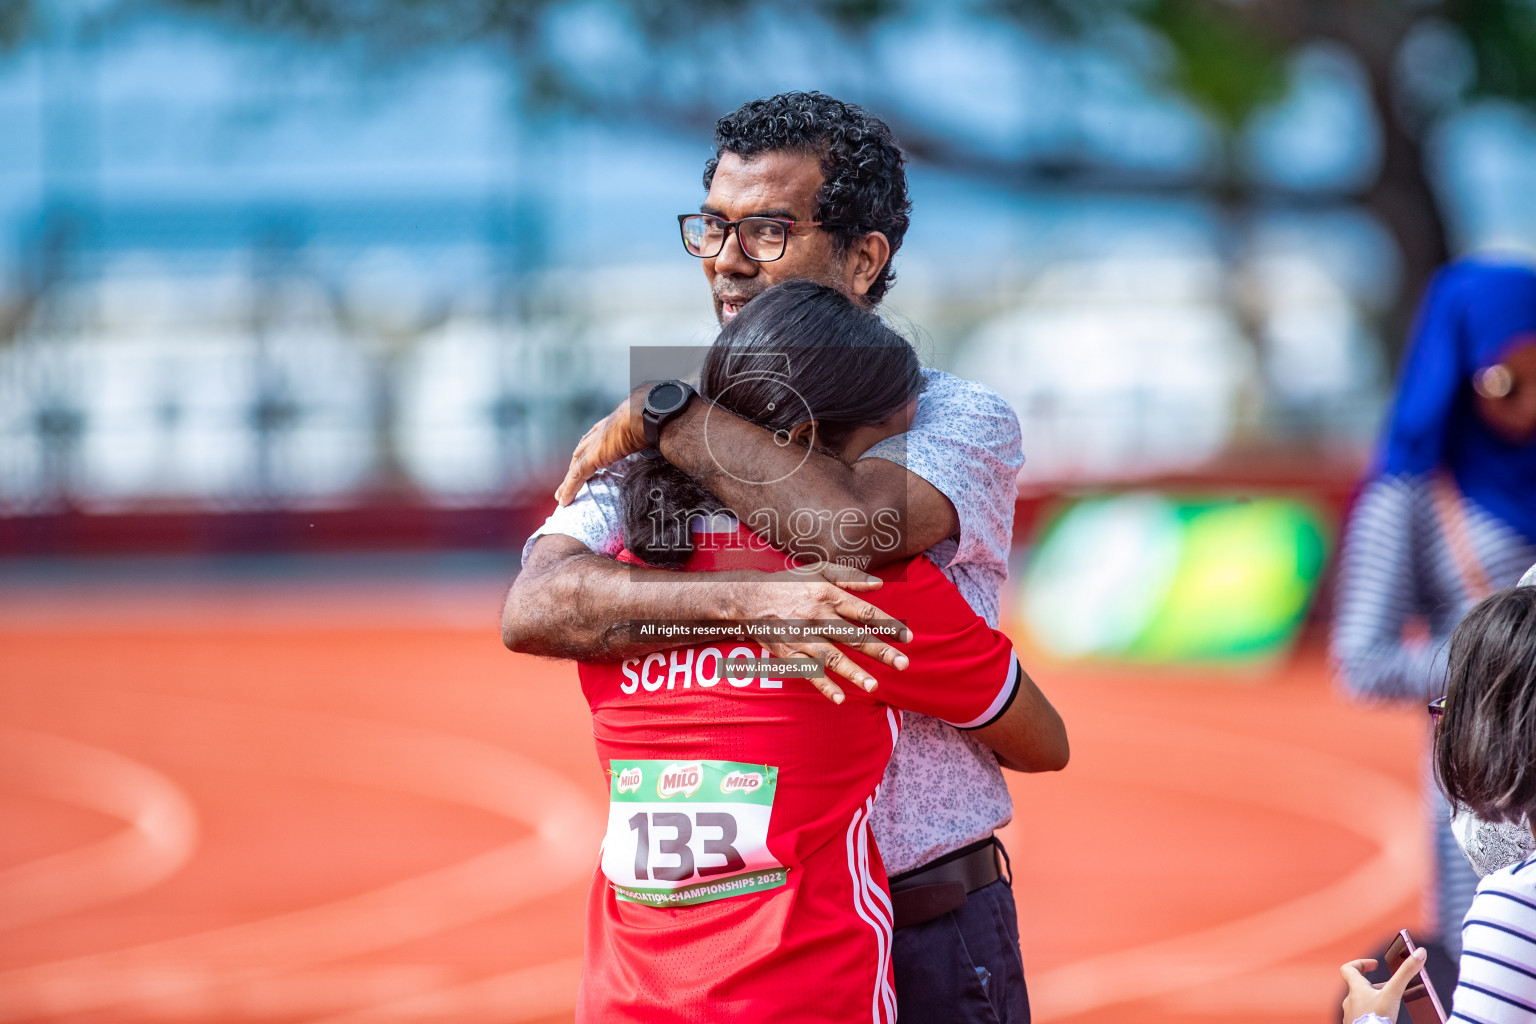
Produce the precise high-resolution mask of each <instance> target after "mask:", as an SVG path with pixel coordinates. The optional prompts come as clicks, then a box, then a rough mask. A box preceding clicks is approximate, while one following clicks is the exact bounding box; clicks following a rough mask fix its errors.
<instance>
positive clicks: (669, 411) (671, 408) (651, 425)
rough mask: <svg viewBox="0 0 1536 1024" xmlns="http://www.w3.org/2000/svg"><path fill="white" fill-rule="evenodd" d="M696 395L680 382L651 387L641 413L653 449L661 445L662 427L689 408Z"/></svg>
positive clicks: (668, 382)
mask: <svg viewBox="0 0 1536 1024" xmlns="http://www.w3.org/2000/svg"><path fill="white" fill-rule="evenodd" d="M694 394H695V392H694V390H693V388H691V387H689V386H688V385H687V384H684V383H683V382H682V381H680V380H664V381H661V382H660V383H659V384H652V385H651V390H650V391H649V392H647V393H646V396H645V408H644V409H642V410H641V412H640V422H641V424H642V425H643V427H644V429H645V443H646V444H648V445H650V446H651V447H652V448H655V447H657V446H658V445H660V444H661V428H662V425H663V424H665V423H666V422H667V421H668V420H670V419H673V418H675V417H676V416H678V415H679V414H681V413H682V411H683V410H684V409H686V408H688V403H689V402H691V401H693V396H694Z"/></svg>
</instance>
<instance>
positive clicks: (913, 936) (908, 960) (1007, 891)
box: [893, 879, 1029, 1024]
mask: <svg viewBox="0 0 1536 1024" xmlns="http://www.w3.org/2000/svg"><path fill="white" fill-rule="evenodd" d="M893 964H894V967H895V971H896V1013H897V1019H898V1020H899V1021H900V1022H901V1024H930V1022H932V1024H1029V993H1028V992H1027V991H1026V990H1025V988H1024V961H1023V959H1022V958H1021V957H1020V956H1019V917H1018V912H1017V911H1016V910H1015V908H1014V905H1013V890H1012V889H1011V888H1009V885H1008V883H1007V881H1005V880H1003V879H998V880H997V881H996V882H993V883H992V884H991V885H988V886H984V887H982V888H980V889H977V890H976V891H975V892H973V893H971V895H970V898H968V899H967V900H966V901H965V906H963V907H961V908H960V909H959V910H952V911H950V912H949V913H947V914H945V915H944V916H943V917H936V918H934V919H933V920H932V921H924V922H923V923H922V924H914V925H908V926H907V927H905V928H900V929H897V931H896V944H895V949H894V958H893Z"/></svg>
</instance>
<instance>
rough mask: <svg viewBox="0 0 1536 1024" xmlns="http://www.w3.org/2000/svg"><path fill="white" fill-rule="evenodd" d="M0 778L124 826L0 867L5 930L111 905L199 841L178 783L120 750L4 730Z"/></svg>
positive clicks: (182, 858) (164, 874) (171, 868)
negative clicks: (86, 843)
mask: <svg viewBox="0 0 1536 1024" xmlns="http://www.w3.org/2000/svg"><path fill="white" fill-rule="evenodd" d="M0 780H4V785H5V787H6V788H7V789H12V790H19V791H22V792H27V793H30V794H33V795H35V796H41V797H44V798H47V799H50V800H57V801H60V802H62V803H68V804H74V805H76V806H78V807H84V808H86V809H88V810H92V811H97V812H99V813H102V814H106V815H110V816H111V817H114V818H119V819H121V820H123V821H125V822H127V825H128V827H127V828H125V829H122V830H121V831H119V832H116V833H114V834H113V835H111V836H110V837H108V838H107V839H104V840H102V841H100V842H96V843H92V844H90V845H89V846H84V847H80V848H78V849H74V850H67V851H65V852H63V853H57V854H53V855H52V856H48V857H42V858H39V859H37V860H34V861H29V862H28V863H25V864H19V865H17V866H16V867H13V868H8V869H6V870H5V871H0V929H10V928H17V927H20V926H22V925H29V924H36V923H37V922H39V921H43V920H46V919H48V918H51V917H60V916H62V915H64V914H69V913H73V912H75V911H78V910H84V909H86V908H87V907H93V906H97V905H100V904H103V903H110V902H112V901H114V900H119V899H122V898H123V897H125V896H131V895H133V894H134V893H137V892H142V891H143V890H145V889H148V888H150V887H151V886H154V885H156V884H157V883H159V882H160V881H162V880H164V879H165V878H168V877H169V876H171V875H173V874H175V873H176V872H177V871H178V870H179V869H180V868H181V866H182V865H183V864H185V863H186V862H187V859H188V858H190V857H191V856H192V851H193V850H194V849H195V848H196V846H197V813H196V811H194V810H193V807H192V802H191V801H190V800H188V799H187V797H186V795H185V794H184V793H183V792H182V791H181V789H180V788H179V787H177V786H176V784H175V783H173V782H171V780H170V779H167V778H166V777H165V776H164V775H161V774H160V773H159V772H157V771H155V770H154V769H152V768H150V767H148V766H147V765H144V764H140V763H139V762H137V761H133V760H130V759H129V758H126V757H124V756H122V755H121V754H117V753H114V752H112V751H110V750H104V749H102V748H100V747H93V746H87V745H86V744H84V743H77V742H75V741H74V740H68V739H64V738H62V737H58V736H51V735H48V734H46V733H39V732H30V731H24V730H21V729H9V728H0Z"/></svg>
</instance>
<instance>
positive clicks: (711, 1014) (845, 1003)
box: [577, 282, 1065, 1024]
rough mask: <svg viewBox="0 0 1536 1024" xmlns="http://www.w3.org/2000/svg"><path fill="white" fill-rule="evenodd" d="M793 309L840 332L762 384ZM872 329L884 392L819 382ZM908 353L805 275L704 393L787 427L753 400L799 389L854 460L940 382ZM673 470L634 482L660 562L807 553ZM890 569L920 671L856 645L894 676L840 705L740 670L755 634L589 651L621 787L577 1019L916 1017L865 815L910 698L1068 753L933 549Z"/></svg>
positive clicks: (634, 512)
mask: <svg viewBox="0 0 1536 1024" xmlns="http://www.w3.org/2000/svg"><path fill="white" fill-rule="evenodd" d="M775 293H780V294H775ZM806 307H810V308H809V310H808V309H807V308H806ZM785 320H788V321H789V322H790V323H792V324H793V326H794V327H795V328H796V337H797V339H799V340H801V342H802V344H803V343H804V340H805V338H806V337H807V335H811V336H814V335H816V333H817V330H816V329H817V327H818V325H819V326H820V327H821V328H822V329H823V330H822V333H823V334H824V335H825V336H826V338H828V339H833V340H823V341H822V342H821V343H820V344H821V345H823V346H826V347H825V348H822V347H817V348H815V349H813V350H812V351H811V352H809V353H807V352H798V353H797V354H796V357H795V358H793V359H789V360H788V361H787V365H791V366H792V367H793V369H792V370H791V371H790V372H788V373H783V374H781V376H782V377H783V379H782V380H778V381H774V380H769V381H767V382H766V383H762V382H759V386H758V391H757V392H754V391H753V390H752V388H750V387H748V386H745V385H743V383H742V380H743V378H742V376H741V373H742V369H741V368H742V366H743V365H744V362H743V359H744V357H747V356H753V355H760V354H761V353H762V350H763V346H764V345H770V346H771V344H772V342H773V332H772V331H769V330H767V328H768V327H771V326H772V325H774V324H776V323H782V322H784V321H785ZM860 331H863V332H864V336H863V337H864V340H863V341H862V342H861V345H862V346H864V347H863V348H861V349H860V350H859V351H856V352H853V353H852V355H853V356H854V357H855V358H857V359H859V360H860V361H861V363H862V364H863V365H865V366H866V368H867V367H868V365H869V363H870V361H871V360H872V359H873V361H874V362H877V363H878V362H882V361H883V362H884V363H885V364H893V365H894V366H895V372H894V373H880V372H879V371H878V370H872V371H869V374H868V375H869V376H872V377H873V378H875V382H874V383H873V384H871V385H870V386H869V387H867V388H866V389H865V390H864V391H863V392H858V393H855V392H853V391H852V389H849V388H847V387H835V386H834V387H828V388H823V389H821V390H818V389H817V388H816V387H815V384H816V383H817V381H818V380H823V381H824V380H825V371H826V368H827V366H828V365H834V366H835V365H837V363H838V358H839V357H838V356H836V355H828V354H827V353H828V352H831V351H832V350H833V348H835V347H836V346H837V345H838V344H843V345H844V351H843V352H842V353H841V356H842V357H847V356H848V355H849V354H850V353H849V352H848V351H847V350H846V349H847V346H846V344H845V342H846V339H847V338H848V337H849V336H850V335H854V336H859V332H860ZM870 334H874V335H876V336H877V337H876V339H875V341H874V342H873V343H872V342H871V341H870V340H869V338H868V335H870ZM839 338H840V339H845V342H838V341H836V340H835V339H839ZM866 348H872V349H873V350H874V354H873V355H872V354H871V352H870V351H866V350H865V349H866ZM774 355H775V356H776V357H781V356H782V353H781V352H778V351H775V352H774ZM893 360H894V363H893ZM903 367H908V368H915V367H916V359H915V356H913V355H912V353H911V349H910V347H909V346H907V345H906V343H905V341H903V340H902V339H900V338H899V336H895V335H894V334H892V333H891V332H889V329H888V328H886V327H885V326H884V325H883V324H880V323H879V321H878V320H876V319H875V318H874V317H872V316H870V315H869V314H867V313H864V312H863V311H860V310H857V309H856V308H854V307H853V306H852V305H851V303H849V302H848V300H847V299H845V298H843V297H841V296H840V295H838V294H837V293H836V292H833V291H831V290H830V289H825V288H819V287H818V286H814V285H810V284H809V283H807V282H795V283H793V284H791V285H781V286H779V288H776V289H772V290H770V291H769V292H766V293H764V295H762V296H760V297H758V298H757V299H756V300H754V301H753V303H752V304H751V305H750V306H748V307H747V309H746V310H745V311H743V313H742V314H741V315H740V316H738V317H737V318H736V319H735V320H733V321H732V323H731V324H730V325H729V326H727V328H726V329H725V330H724V331H723V332H722V334H721V338H720V340H719V341H717V342H716V344H715V346H714V348H713V349H712V350H711V353H710V356H709V358H708V360H707V361H706V364H705V369H704V372H703V375H702V378H701V387H700V393H701V394H702V395H704V396H705V397H706V398H713V399H714V400H716V401H718V402H720V404H722V405H726V404H727V403H734V404H733V405H732V411H733V412H737V413H738V414H740V415H745V416H748V417H749V418H754V419H757V420H758V421H759V422H764V421H765V420H766V422H764V425H765V426H769V427H770V428H775V427H779V426H780V425H779V424H778V423H775V422H774V421H773V419H772V418H771V417H769V416H766V415H762V416H759V415H755V413H757V412H759V411H761V410H762V409H763V408H764V407H766V408H767V409H768V410H770V411H773V410H783V409H784V407H785V406H786V405H788V404H790V403H789V401H788V400H787V398H786V395H787V394H790V393H792V394H793V396H794V398H795V399H796V400H799V401H801V402H803V403H804V404H805V405H809V406H811V407H812V408H813V409H815V410H816V411H815V413H814V417H815V426H814V427H813V428H810V429H813V430H814V431H815V432H816V433H817V434H818V435H820V436H819V440H821V441H822V442H823V443H824V444H826V445H827V446H828V447H831V446H832V444H837V446H838V447H837V451H838V452H839V454H841V455H843V456H844V457H845V458H848V459H851V458H854V457H856V456H857V454H858V453H860V452H862V451H863V450H865V449H867V448H868V446H869V445H870V444H873V443H874V441H875V440H877V439H878V438H879V437H881V436H888V435H889V434H893V433H897V432H899V431H900V430H901V429H902V426H901V424H900V416H899V415H896V416H893V415H892V410H893V409H895V410H897V411H898V413H899V412H900V410H901V409H902V408H903V407H904V406H905V404H906V403H907V402H908V401H909V400H910V398H911V397H913V396H914V395H915V388H914V387H913V386H911V385H910V382H911V381H912V380H913V379H914V378H915V379H916V380H917V381H918V382H920V380H921V377H920V375H918V374H916V373H906V371H905V370H903V369H902V368H903ZM727 368H733V369H731V371H730V372H729V373H727V372H726V370H727ZM885 368H886V369H887V370H889V369H890V366H886V367H885ZM749 372H757V371H755V370H751V371H749ZM818 373H821V376H820V377H818V376H817V375H818ZM832 383H833V384H836V383H837V382H836V381H835V380H834V381H833V382H832ZM785 389H789V390H788V391H786V390H785ZM754 394H755V395H756V398H755V399H754V398H753V395H754ZM861 406H862V411H861ZM783 415H785V416H793V415H803V413H797V412H795V411H794V410H786V411H784V412H783ZM788 422H789V423H791V424H793V425H794V426H793V428H790V427H785V428H783V429H785V432H786V434H787V435H788V436H789V437H790V439H791V440H797V438H796V437H795V435H796V434H800V433H804V432H805V431H802V430H801V429H800V426H801V423H800V421H796V420H789V421H788ZM668 474H675V470H672V469H671V467H668V466H666V464H665V463H664V462H660V461H659V460H654V461H652V462H650V463H648V464H645V465H640V466H638V467H636V468H632V470H631V477H630V479H628V480H626V481H625V498H626V502H627V503H629V504H630V506H631V507H629V508H627V510H626V520H625V530H626V539H627V540H628V541H629V542H630V547H631V548H634V549H637V550H638V551H640V552H641V553H642V554H644V556H645V557H644V561H645V562H646V563H650V564H665V563H667V562H669V561H670V562H671V563H672V564H674V565H677V566H678V567H679V568H681V569H683V570H685V571H707V570H717V569H736V570H749V571H750V570H760V571H763V572H765V573H768V572H776V571H782V570H784V569H785V567H786V559H785V556H784V555H783V554H782V553H780V551H778V550H776V549H775V548H774V547H772V546H770V544H769V543H768V542H767V541H766V540H764V539H763V538H760V537H759V536H758V535H757V534H755V533H753V532H751V531H749V530H746V529H745V528H743V527H741V526H739V525H738V524H737V523H736V521H735V520H734V519H733V518H730V517H729V515H727V514H722V510H721V509H720V508H719V507H718V502H715V507H713V508H711V507H709V504H710V498H711V496H710V495H708V493H707V492H699V491H697V490H695V491H687V490H686V488H685V490H684V492H683V493H682V499H681V500H682V502H683V503H682V505H678V504H677V500H676V499H677V498H678V494H677V493H676V492H675V491H672V492H669V491H668V489H669V488H672V487H673V486H674V485H675V484H676V483H677V481H675V480H671V479H669V478H668ZM694 486H695V487H696V485H694ZM679 507H681V508H686V509H687V511H688V512H689V514H688V515H687V517H686V518H684V519H682V520H681V521H680V522H679V524H678V525H680V526H681V528H682V531H683V533H682V534H681V535H680V538H679V537H672V538H671V540H670V541H668V540H667V539H666V532H665V531H664V530H660V529H657V528H656V527H657V526H658V524H661V523H663V522H664V521H665V520H666V519H667V518H668V515H667V514H669V512H670V510H672V509H675V508H679ZM694 512H702V513H705V514H703V515H695V514H692V513H694ZM658 513H663V514H658ZM679 539H681V541H683V543H678V541H679ZM621 557H624V558H627V559H628V560H630V561H634V562H637V563H639V562H641V559H640V558H637V557H635V556H633V555H630V554H629V553H628V552H625V554H624V555H623V556H621ZM744 575H751V573H750V572H748V573H745V574H744ZM876 575H878V576H879V578H880V579H882V580H883V581H884V583H883V585H882V586H881V587H880V589H879V590H878V591H876V592H875V593H874V594H873V595H872V598H873V600H874V601H875V602H876V603H877V604H878V606H879V607H880V608H881V609H882V610H883V611H884V612H885V613H886V614H887V615H888V616H890V617H891V618H893V619H897V620H901V621H902V622H904V623H906V625H907V626H908V627H909V628H910V630H911V631H912V634H913V637H912V639H911V641H910V642H909V643H906V644H904V645H903V652H904V653H905V654H906V655H907V656H908V658H909V660H910V667H908V668H907V669H906V670H905V671H898V670H897V669H895V668H893V667H890V666H887V665H885V664H883V663H881V662H879V661H876V660H874V659H873V658H869V657H865V656H864V655H861V654H857V653H855V654H854V655H853V657H854V658H855V660H857V661H858V663H859V665H860V666H861V667H862V668H864V669H865V670H866V671H868V672H869V673H870V674H871V675H873V676H874V677H875V679H876V680H877V686H876V688H875V689H874V691H873V692H872V693H865V692H862V691H859V690H857V689H852V690H851V691H850V692H849V693H848V696H847V699H846V701H845V702H844V703H842V704H833V703H831V702H829V701H827V700H826V699H825V698H824V697H823V696H821V694H820V693H818V692H817V690H816V688H815V687H814V686H813V685H812V683H811V682H810V681H809V680H807V679H805V678H796V677H792V676H787V675H778V676H776V675H774V674H773V673H772V672H769V671H760V670H752V669H747V668H744V667H741V664H742V662H744V661H753V660H759V659H763V658H765V656H766V652H765V651H764V650H763V649H762V648H761V647H759V646H756V645H754V644H752V643H751V642H750V641H749V640H747V639H746V638H726V639H715V640H711V641H710V642H707V643H695V644H693V645H684V646H679V647H675V648H672V649H670V650H663V651H657V652H655V653H652V654H649V655H647V656H645V657H644V658H630V659H629V660H627V661H624V662H623V663H621V664H598V663H584V664H582V665H581V668H580V674H581V681H582V689H583V692H584V693H585V695H586V698H587V701H588V703H589V704H590V706H591V709H592V717H593V736H594V738H595V740H596V744H597V751H598V757H599V760H600V762H601V764H602V766H603V768H604V770H605V772H606V773H607V779H608V784H609V798H610V803H609V818H608V828H607V834H606V837H605V839H604V843H603V851H602V859H601V863H600V865H599V868H598V870H597V872H596V873H595V874H594V877H593V881H592V888H591V891H590V893H589V897H588V902H587V922H586V949H585V964H584V969H583V975H582V984H581V994H580V997H579V1000H578V1006H577V1019H578V1020H579V1021H583V1022H588V1021H590V1022H605V1024H606V1022H611V1021H633V1022H646V1024H655V1022H663V1021H677V1022H684V1021H688V1022H700V1024H749V1022H769V1021H772V1022H774V1024H782V1022H789V1021H794V1022H802V1021H806V1022H829V1024H830V1022H847V1021H872V1022H875V1024H880V1022H889V1021H892V1020H894V1019H895V1015H896V997H895V992H894V989H893V987H892V980H891V969H890V951H891V933H892V913H891V903H890V897H889V894H888V891H887V887H886V880H885V872H884V869H883V866H882V865H881V862H880V855H879V852H878V851H877V850H876V849H875V848H874V840H873V837H872V835H871V833H870V830H869V827H868V825H867V816H868V814H869V808H870V804H871V802H872V800H873V798H874V794H875V790H876V787H877V786H878V785H879V783H880V779H881V777H882V775H883V773H884V770H885V766H886V762H887V761H888V760H889V758H890V754H891V750H892V747H893V745H894V743H895V740H896V736H897V735H898V732H899V730H900V724H901V715H900V711H899V710H897V709H903V708H906V709H911V710H914V711H920V712H922V713H924V714H927V715H931V716H933V717H936V718H939V719H941V720H943V721H946V722H949V723H950V724H952V725H955V726H956V727H959V728H965V729H986V730H988V733H994V731H996V730H1005V731H1006V730H1012V731H1013V733H1017V734H1025V735H1030V736H1032V737H1044V740H1043V741H1042V744H1043V745H1044V746H1054V745H1058V741H1059V750H1060V753H1059V755H1056V754H1049V755H1047V760H1051V759H1053V758H1054V760H1051V763H1050V764H1048V765H1047V767H1060V766H1061V764H1064V763H1065V731H1064V730H1063V729H1062V728H1061V722H1060V719H1059V718H1058V717H1057V716H1056V714H1055V712H1054V710H1052V709H1051V708H1050V705H1049V703H1048V702H1047V701H1046V700H1045V698H1044V697H1043V696H1042V695H1041V694H1040V692H1039V690H1038V689H1036V688H1035V687H1034V684H1033V683H1032V682H1030V681H1029V679H1028V677H1027V676H1026V675H1025V674H1024V673H1023V672H1022V671H1021V670H1020V668H1019V664H1018V661H1017V659H1016V658H1015V657H1014V654H1013V650H1012V647H1011V645H1010V644H1009V642H1008V640H1007V639H1006V638H1005V637H1004V636H1003V635H1002V634H1000V633H998V632H997V631H996V630H994V629H991V628H990V627H988V626H987V624H986V623H985V622H984V621H983V620H982V619H981V618H980V617H979V616H978V615H977V614H976V613H975V612H974V611H973V610H972V609H971V608H970V606H969V605H968V604H967V603H966V602H965V599H964V598H963V597H961V596H960V593H959V591H958V590H956V588H955V586H954V584H953V583H951V582H950V581H949V580H948V579H947V578H946V577H945V576H944V575H943V573H942V572H940V571H939V569H938V568H937V567H936V566H935V565H934V564H933V563H932V562H931V561H929V560H928V558H926V557H924V556H918V557H916V558H912V559H909V560H903V561H898V562H895V563H892V564H891V565H889V566H887V567H886V568H884V569H882V570H880V571H879V572H878V573H877V574H876ZM743 585H752V584H751V583H744V584H743ZM998 746H1004V745H1003V744H998ZM954 798H955V799H956V800H963V799H965V794H964V793H955V794H954Z"/></svg>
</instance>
